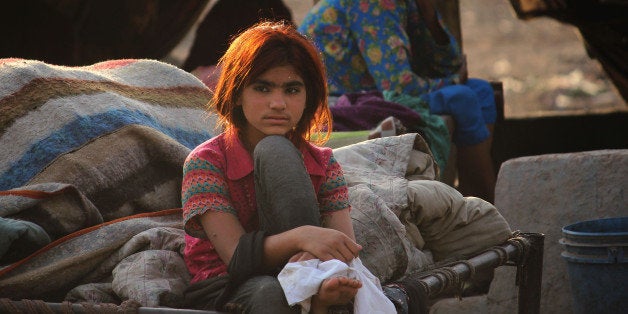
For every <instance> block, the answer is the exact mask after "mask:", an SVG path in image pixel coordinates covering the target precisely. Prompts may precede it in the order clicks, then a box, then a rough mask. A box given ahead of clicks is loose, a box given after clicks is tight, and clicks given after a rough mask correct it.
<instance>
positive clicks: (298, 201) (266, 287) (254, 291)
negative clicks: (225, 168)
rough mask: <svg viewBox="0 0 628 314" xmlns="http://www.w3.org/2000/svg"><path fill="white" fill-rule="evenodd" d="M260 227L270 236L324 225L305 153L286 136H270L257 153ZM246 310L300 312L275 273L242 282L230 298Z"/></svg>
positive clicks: (230, 303)
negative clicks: (291, 301) (307, 226)
mask: <svg viewBox="0 0 628 314" xmlns="http://www.w3.org/2000/svg"><path fill="white" fill-rule="evenodd" d="M253 160H254V164H255V166H254V176H255V194H256V198H257V210H258V215H259V222H260V229H261V230H264V231H266V232H267V234H268V235H273V234H278V233H281V232H284V231H287V230H290V229H293V228H296V227H299V226H303V225H314V226H320V213H319V207H318V201H317V198H316V193H315V191H314V187H313V186H312V181H311V179H310V176H309V174H308V173H307V171H306V169H305V164H304V163H303V157H302V156H301V152H300V151H299V150H298V149H297V148H296V147H295V146H294V145H293V144H292V143H291V142H290V141H289V140H288V139H286V138H285V137H283V136H267V137H265V138H264V139H263V140H262V141H260V142H259V143H258V144H257V146H256V147H255V151H254V153H253ZM228 307H229V309H230V310H233V311H235V312H242V313H300V311H301V309H300V307H299V306H295V307H290V306H289V305H288V303H287V301H286V297H285V295H284V292H283V290H282V288H281V285H280V284H279V280H277V278H276V277H274V276H256V277H253V278H250V279H249V280H247V281H246V282H244V283H243V284H241V285H240V286H239V287H238V288H237V290H236V291H235V293H234V294H233V295H232V296H231V298H230V299H229V301H228Z"/></svg>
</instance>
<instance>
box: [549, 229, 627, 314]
mask: <svg viewBox="0 0 628 314" xmlns="http://www.w3.org/2000/svg"><path fill="white" fill-rule="evenodd" d="M562 230H563V238H562V239H560V241H559V242H560V244H563V245H564V246H565V251H563V252H562V253H561V256H562V257H563V259H565V260H566V261H567V271H568V273H569V281H570V283H571V293H572V297H573V310H574V313H628V217H620V218H606V219H598V220H588V221H582V222H578V223H575V224H572V225H568V226H565V227H563V229H562Z"/></svg>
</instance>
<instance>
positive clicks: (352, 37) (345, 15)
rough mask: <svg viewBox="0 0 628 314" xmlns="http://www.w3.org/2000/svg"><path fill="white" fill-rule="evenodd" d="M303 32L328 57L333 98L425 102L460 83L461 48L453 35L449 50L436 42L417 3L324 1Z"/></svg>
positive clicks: (399, 0)
mask: <svg viewBox="0 0 628 314" xmlns="http://www.w3.org/2000/svg"><path fill="white" fill-rule="evenodd" d="M439 19H440V16H439ZM441 25H442V21H441ZM299 31H300V32H301V33H303V34H305V35H306V36H308V37H310V38H311V39H312V40H313V41H314V42H315V44H316V45H317V46H318V48H319V49H320V50H321V52H322V53H323V57H324V61H325V65H326V67H327V75H328V83H329V89H330V94H331V95H336V96H338V95H342V94H345V93H350V92H356V91H362V90H376V89H377V90H380V91H387V90H390V91H395V92H399V93H403V94H407V95H411V96H420V95H423V94H427V93H429V92H432V91H434V90H436V89H439V88H441V87H443V86H446V85H451V84H455V83H457V81H458V74H457V70H458V69H459V68H460V66H461V64H462V57H461V54H460V47H459V46H458V44H457V43H456V40H455V39H454V37H453V36H452V35H451V33H449V32H447V34H448V36H449V38H450V40H449V44H447V45H438V44H437V43H436V42H435V41H434V39H433V38H432V36H431V34H430V32H429V31H428V29H427V27H426V25H425V24H424V22H423V21H422V20H421V15H420V14H419V8H418V7H417V5H416V2H415V1H405V0H397V1H395V0H322V1H321V2H320V3H318V4H317V5H316V6H315V7H314V8H312V10H310V12H309V13H308V14H307V16H306V17H305V19H304V20H303V22H302V24H301V25H300V27H299Z"/></svg>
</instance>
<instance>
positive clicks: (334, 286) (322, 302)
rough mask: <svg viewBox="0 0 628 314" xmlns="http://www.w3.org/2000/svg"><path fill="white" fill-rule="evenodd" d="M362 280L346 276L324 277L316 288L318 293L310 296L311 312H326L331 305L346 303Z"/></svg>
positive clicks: (353, 295)
mask: <svg viewBox="0 0 628 314" xmlns="http://www.w3.org/2000/svg"><path fill="white" fill-rule="evenodd" d="M360 287H362V282H360V281H359V280H356V279H351V278H347V277H332V278H328V279H325V280H324V281H323V283H322V284H321V287H320V288H319V289H318V294H316V295H314V296H313V297H312V308H311V309H310V312H311V313H315V314H318V313H327V310H328V309H329V307H330V306H332V305H341V304H347V303H349V302H350V301H351V300H353V298H354V297H355V295H356V294H357V293H358V289H360Z"/></svg>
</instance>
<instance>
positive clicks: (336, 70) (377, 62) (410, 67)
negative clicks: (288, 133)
mask: <svg viewBox="0 0 628 314" xmlns="http://www.w3.org/2000/svg"><path fill="white" fill-rule="evenodd" d="M299 31H301V32H302V33H303V34H305V35H307V36H308V37H310V38H312V39H313V40H314V42H315V43H316V44H317V46H318V47H319V49H320V50H321V52H322V53H323V55H324V61H325V65H326V67H327V76H328V77H327V79H328V84H329V89H330V94H331V95H335V96H340V95H342V94H347V93H353V92H359V91H369V90H379V91H394V92H397V93H401V94H405V95H409V96H414V97H420V99H421V100H423V101H425V102H427V103H428V105H429V108H430V112H431V113H433V114H440V115H451V116H453V119H454V121H455V124H456V126H455V132H454V134H453V140H454V143H455V144H456V145H457V149H458V158H457V167H458V171H459V189H460V191H461V192H462V193H463V194H464V195H471V196H477V197H480V198H483V199H485V200H487V201H490V202H493V198H494V186H495V171H494V169H493V162H492V159H491V156H490V150H491V145H492V133H493V124H494V123H495V119H496V109H495V99H494V97H493V91H492V88H491V86H490V84H489V83H488V82H487V81H484V80H480V79H467V68H466V63H465V62H466V61H465V60H464V57H463V55H462V54H461V53H460V47H459V46H458V44H457V43H456V40H455V39H454V37H453V36H452V35H451V34H450V33H449V32H448V30H447V29H446V28H445V27H444V26H443V24H442V23H441V21H440V16H439V14H438V12H437V11H436V9H435V8H434V6H433V4H432V2H431V0H390V1H383V2H365V1H358V0H321V1H320V2H319V3H318V4H317V5H316V6H315V7H314V8H312V10H311V11H310V12H309V13H308V14H307V16H306V17H305V19H304V21H303V22H302V24H301V25H300V27H299Z"/></svg>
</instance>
